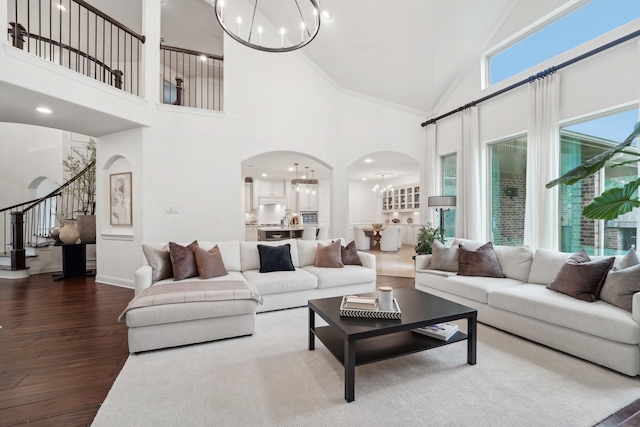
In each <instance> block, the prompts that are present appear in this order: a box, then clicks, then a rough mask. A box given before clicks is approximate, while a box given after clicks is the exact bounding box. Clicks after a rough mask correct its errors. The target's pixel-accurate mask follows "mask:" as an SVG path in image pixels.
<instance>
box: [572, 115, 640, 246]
mask: <svg viewBox="0 0 640 427" xmlns="http://www.w3.org/2000/svg"><path fill="white" fill-rule="evenodd" d="M637 121H638V110H637V109H634V110H630V111H625V112H620V113H616V114H611V115H608V116H605V117H598V118H595V119H592V120H589V121H585V122H581V123H578V124H573V125H569V126H565V127H563V128H562V129H561V130H560V149H561V155H560V162H561V169H562V170H561V173H563V174H564V173H566V172H568V171H569V170H571V169H573V168H574V167H576V166H577V165H579V164H580V163H582V162H584V161H585V160H587V159H589V158H591V157H593V156H596V155H598V154H600V153H602V152H603V151H605V150H607V149H608V148H610V147H611V146H613V145H616V144H618V143H620V142H622V141H623V140H624V138H625V137H626V136H627V135H628V134H629V133H631V131H632V130H633V126H634V125H635V123H636V122H637ZM625 156H628V157H629V158H628V160H632V159H633V157H632V156H630V155H622V157H618V158H616V159H614V160H615V163H620V162H623V161H625V160H627V159H626V158H625ZM637 176H638V167H637V164H636V163H630V164H629V165H625V166H621V167H616V168H605V169H603V170H601V171H600V173H598V174H596V175H593V176H591V177H589V178H587V179H583V180H582V181H579V182H577V183H575V184H574V185H570V186H568V185H562V186H561V187H560V225H561V229H560V236H561V241H560V249H561V250H562V251H565V252H575V251H578V250H580V249H584V250H585V251H586V252H587V253H588V254H590V255H613V254H619V253H624V252H626V251H627V250H628V249H629V248H631V247H633V248H635V247H636V236H637V224H638V222H637V219H638V212H637V211H638V210H637V209H636V210H634V211H632V212H630V213H628V214H626V215H623V216H621V217H619V218H617V219H616V220H614V221H600V220H592V219H589V218H586V217H585V216H583V215H582V209H583V207H584V206H586V205H587V204H589V203H591V202H592V201H593V199H594V198H595V197H596V196H598V195H600V193H602V191H604V190H605V189H608V188H612V187H622V186H623V185H624V184H626V183H627V182H629V181H631V180H634V179H636V178H637Z"/></svg>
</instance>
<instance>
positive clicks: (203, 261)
mask: <svg viewBox="0 0 640 427" xmlns="http://www.w3.org/2000/svg"><path fill="white" fill-rule="evenodd" d="M194 254H195V256H196V265H197V267H198V275H199V276H200V278H201V279H211V278H212V277H220V276H226V275H227V274H229V272H227V269H226V268H225V267H224V261H223V260H222V254H221V253H220V248H218V245H215V246H214V247H212V248H211V249H209V250H208V251H205V250H204V249H202V248H201V247H200V246H196V247H195V248H194Z"/></svg>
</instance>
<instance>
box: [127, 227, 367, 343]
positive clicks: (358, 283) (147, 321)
mask: <svg viewBox="0 0 640 427" xmlns="http://www.w3.org/2000/svg"><path fill="white" fill-rule="evenodd" d="M287 243H288V244H290V245H291V260H292V263H293V265H294V267H295V271H275V272H270V273H260V272H259V270H260V257H259V252H258V245H259V244H263V245H269V246H280V245H284V244H287ZM318 243H321V244H324V245H328V244H329V243H331V240H326V241H318V240H300V239H290V240H281V241H268V242H243V241H227V242H201V241H199V242H198V246H200V247H201V248H203V249H205V250H209V249H211V248H213V247H214V246H215V245H218V248H219V249H220V254H221V256H222V259H223V262H224V266H225V268H226V270H227V271H228V273H229V274H227V275H225V276H220V277H215V278H212V279H200V278H198V277H192V278H188V279H184V280H180V281H178V282H176V281H174V279H173V278H168V279H164V280H159V281H157V282H155V283H154V282H153V269H152V267H151V266H149V265H148V264H147V265H143V266H141V267H140V268H139V269H138V270H137V271H136V273H135V294H136V295H138V294H140V292H142V290H143V289H146V288H149V287H151V286H153V287H154V288H155V287H157V286H162V285H165V284H170V283H199V284H202V283H215V282H230V281H231V282H242V283H244V284H246V286H247V287H248V288H249V289H250V290H252V291H254V292H255V293H257V294H259V295H260V296H261V297H262V304H258V302H257V301H254V300H240V301H237V300H236V301H215V302H198V303H195V304H194V303H178V304H175V303H172V304H167V305H159V306H150V307H141V308H135V309H133V310H130V311H128V312H127V313H126V316H122V319H124V321H126V323H127V326H129V351H130V352H140V351H146V350H153V349H158V348H165V347H174V346H179V345H185V344H192V343H198V342H205V341H211V340H216V339H222V338H229V337H235V336H242V335H250V334H252V333H253V332H254V330H255V313H256V312H264V311H271V310H279V309H284V308H291V307H300V306H305V305H307V301H308V300H309V299H314V298H326V297H333V296H340V295H349V294H358V293H365V292H373V291H375V289H376V260H375V256H374V255H371V254H367V253H363V252H358V257H359V259H360V262H361V263H362V266H357V265H345V266H344V267H342V268H324V267H315V266H314V263H315V259H316V249H317V246H318ZM180 244H181V245H183V246H186V244H183V243H180ZM164 246H165V245H164V244H161V245H159V246H158V247H159V248H162V247H164Z"/></svg>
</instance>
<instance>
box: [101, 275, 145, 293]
mask: <svg viewBox="0 0 640 427" xmlns="http://www.w3.org/2000/svg"><path fill="white" fill-rule="evenodd" d="M95 280H96V283H101V284H103V285H110V286H117V287H119V288H127V289H132V290H133V289H134V288H135V284H134V282H133V280H122V279H119V278H117V277H110V276H100V275H98V276H96V279H95ZM132 297H133V295H132Z"/></svg>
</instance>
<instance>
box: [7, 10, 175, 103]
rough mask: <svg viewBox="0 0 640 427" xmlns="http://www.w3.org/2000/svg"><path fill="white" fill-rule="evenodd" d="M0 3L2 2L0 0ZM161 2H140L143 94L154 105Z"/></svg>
mask: <svg viewBox="0 0 640 427" xmlns="http://www.w3.org/2000/svg"><path fill="white" fill-rule="evenodd" d="M0 1H2V0H0ZM161 17H162V11H161V2H159V1H158V0H143V1H142V34H144V35H145V37H146V40H145V42H144V44H143V46H144V48H143V49H142V57H143V62H142V63H143V68H144V72H143V76H144V86H143V87H144V93H143V96H144V98H145V99H146V100H147V101H150V102H151V103H152V104H151V105H155V104H157V103H159V102H160V22H161Z"/></svg>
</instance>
